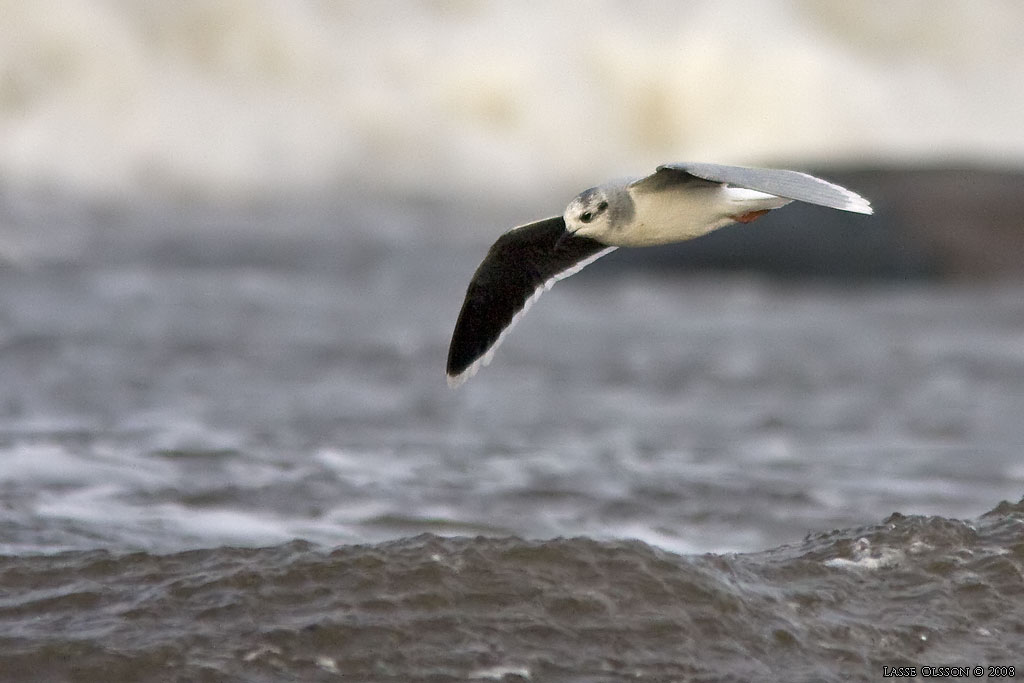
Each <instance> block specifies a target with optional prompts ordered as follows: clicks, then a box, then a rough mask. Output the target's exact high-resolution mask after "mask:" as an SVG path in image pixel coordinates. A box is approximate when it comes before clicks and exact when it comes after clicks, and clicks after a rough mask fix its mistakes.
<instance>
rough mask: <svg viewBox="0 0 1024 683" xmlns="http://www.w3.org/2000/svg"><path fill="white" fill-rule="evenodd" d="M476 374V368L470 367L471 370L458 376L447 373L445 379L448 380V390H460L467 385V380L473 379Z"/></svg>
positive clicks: (468, 369)
mask: <svg viewBox="0 0 1024 683" xmlns="http://www.w3.org/2000/svg"><path fill="white" fill-rule="evenodd" d="M475 372H476V368H475V367H470V368H467V369H466V371H465V372H460V373H459V374H457V375H449V374H447V373H446V374H445V377H447V378H448V388H449V389H458V388H459V387H461V386H462V385H463V384H465V383H466V380H467V379H469V378H470V377H472V376H473V374H474V373H475Z"/></svg>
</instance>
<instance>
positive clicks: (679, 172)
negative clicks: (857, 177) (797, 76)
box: [632, 162, 873, 214]
mask: <svg viewBox="0 0 1024 683" xmlns="http://www.w3.org/2000/svg"><path fill="white" fill-rule="evenodd" d="M687 176H692V177H693V178H700V179H701V180H707V181H710V182H715V183H726V184H728V185H733V186H735V187H743V188H746V189H748V190H757V191H758V192H766V193H768V194H772V195H775V196H776V197H783V198H785V199H794V200H796V201H800V202H807V203H808V204H817V205H818V206H827V207H829V208H832V209H840V210H841V211H853V212H855V213H867V214H870V213H873V209H872V208H871V203H870V202H869V201H868V200H867V199H865V198H864V197H861V196H860V195H859V194H857V193H856V192H852V191H851V190H847V189H846V188H845V187H841V186H840V185H836V184H835V183H830V182H828V181H827V180H822V179H821V178H815V177H814V176H812V175H808V174H806V173H800V172H799V171H785V170H781V169H772V168H746V167H743V166H723V165H721V164H702V163H687V162H684V163H678V164H665V165H663V166H659V167H658V169H657V171H656V172H655V173H653V174H651V175H649V176H647V177H646V178H642V179H640V180H638V181H636V182H634V183H633V185H632V186H633V187H636V188H637V189H638V190H641V191H642V190H644V189H647V188H650V189H658V188H660V187H663V186H664V184H665V182H666V181H671V180H673V179H675V180H677V181H678V180H684V179H685V178H686V177H687Z"/></svg>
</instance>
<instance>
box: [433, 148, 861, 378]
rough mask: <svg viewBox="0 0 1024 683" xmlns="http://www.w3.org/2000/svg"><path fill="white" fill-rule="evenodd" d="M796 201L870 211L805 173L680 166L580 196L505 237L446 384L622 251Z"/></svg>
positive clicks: (466, 314)
mask: <svg viewBox="0 0 1024 683" xmlns="http://www.w3.org/2000/svg"><path fill="white" fill-rule="evenodd" d="M792 201H800V202H807V203H808V204H817V205H818V206H827V207H829V208H833V209H839V210H841V211H853V212H855V213H865V214H870V213H872V210H871V204H870V202H868V200H866V199H865V198H864V197H861V196H860V195H859V194H857V193H856V192H851V191H850V190H847V189H846V188H844V187H840V186H839V185H835V184H834V183H830V182H828V181H825V180H822V179H821V178H815V177H814V176H811V175H807V174H806V173H799V172H797V171H782V170H776V169H765V168H743V167H739V166H721V165H718V164H697V163H682V164H666V165H664V166H659V167H658V169H657V170H656V171H655V172H654V173H652V174H651V175H649V176H647V177H644V178H639V179H638V178H626V179H623V180H614V181H611V182H609V183H605V184H604V185H598V186H597V187H592V188H590V189H589V190H584V191H583V192H581V193H580V194H578V195H577V196H576V198H575V199H573V200H572V201H571V202H569V206H568V207H567V208H566V210H565V213H564V214H562V215H561V216H554V217H552V218H545V219H544V220H541V221H537V222H535V223H528V224H526V225H521V226H519V227H518V228H514V229H512V230H510V231H508V232H506V233H505V234H504V235H502V236H501V237H499V238H498V241H497V242H495V243H494V245H493V246H492V247H491V249H490V251H488V252H487V255H486V256H485V257H484V260H483V262H482V263H481V264H480V266H479V267H478V268H477V269H476V273H474V274H473V279H472V280H470V283H469V288H468V289H467V290H466V300H465V301H464V302H463V304H462V311H461V312H460V313H459V319H458V322H456V323H455V332H454V333H453V334H452V342H451V346H450V347H449V349H448V372H447V374H448V384H449V386H452V387H457V386H459V385H460V384H462V383H463V382H465V381H466V380H467V379H469V378H470V377H472V376H473V375H474V374H475V373H476V371H477V370H479V369H480V366H482V365H487V364H488V363H490V362H491V358H493V357H494V351H495V350H496V349H497V348H498V345H499V344H501V342H502V340H504V338H505V335H507V334H508V332H509V330H510V329H512V326H513V325H515V324H516V322H518V321H519V319H520V318H521V317H522V316H523V314H524V313H526V311H527V309H529V308H530V306H531V305H532V304H533V302H534V301H536V300H537V299H538V297H540V295H541V294H542V293H543V292H544V291H546V290H548V289H551V286H552V285H554V284H555V283H556V282H558V281H559V280H562V279H564V278H567V277H569V276H570V275H572V274H573V273H577V272H579V271H580V270H581V269H582V268H583V267H585V266H587V265H589V264H590V263H593V262H594V261H596V260H597V259H599V258H601V257H602V256H604V255H605V254H607V253H608V252H610V251H613V250H614V249H615V248H616V247H645V246H650V245H655V244H668V243H670V242H682V241H684V240H689V239H693V238H695V237H700V236H701V235H705V234H707V233H709V232H711V231H712V230H716V229H718V228H720V227H722V226H724V225H728V224H730V223H735V222H739V223H750V222H751V221H754V220H756V219H758V218H760V217H761V216H763V215H764V214H766V213H768V212H769V211H771V210H772V209H778V208H780V207H783V206H785V205H786V204H789V203H790V202H792Z"/></svg>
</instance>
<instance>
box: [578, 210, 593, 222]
mask: <svg viewBox="0 0 1024 683" xmlns="http://www.w3.org/2000/svg"><path fill="white" fill-rule="evenodd" d="M593 218H594V214H592V213H590V212H589V211H584V212H583V213H581V214H580V220H581V221H583V222H584V223H589V222H590V221H591V220H593Z"/></svg>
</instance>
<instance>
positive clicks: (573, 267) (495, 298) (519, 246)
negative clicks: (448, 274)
mask: <svg viewBox="0 0 1024 683" xmlns="http://www.w3.org/2000/svg"><path fill="white" fill-rule="evenodd" d="M614 249H615V247H609V246H608V245H606V244H602V243H601V242H598V241H597V240H594V239H591V238H589V237H577V236H575V235H573V234H572V233H570V232H568V231H567V230H566V229H565V221H564V220H563V219H562V217H561V216H556V217H553V218H546V219H544V220H542V221H537V222H536V223H529V224H527V225H523V226H520V227H518V228H515V229H513V230H510V231H508V232H506V233H505V234H504V235H502V236H501V237H499V238H498V241H496V242H495V243H494V245H493V246H492V247H491V248H490V250H489V251H488V252H487V255H486V256H485V257H484V260H483V261H482V262H481V263H480V266H479V267H478V268H477V269H476V273H474V274H473V279H472V280H470V283H469V287H468V289H467V290H466V299H465V301H464V302H463V304H462V310H461V311H460V313H459V318H458V321H457V322H456V323H455V331H454V332H453V333H452V341H451V345H450V346H449V348H448V367H447V375H448V384H449V386H451V387H457V386H459V385H460V384H462V383H463V382H465V381H466V380H467V379H469V378H470V377H472V376H473V375H474V374H475V373H476V371H477V370H479V369H480V368H481V367H482V366H484V365H487V364H488V363H490V362H491V359H492V358H493V357H494V352H495V351H496V350H497V348H498V345H499V344H501V342H502V341H503V340H504V339H505V336H506V335H507V334H508V332H509V330H511V329H512V327H513V325H515V323H517V322H518V321H519V319H520V318H522V317H523V315H524V314H525V313H526V311H527V310H528V309H529V308H530V306H531V305H533V303H534V302H535V301H536V300H537V299H538V298H539V297H540V295H541V294H543V293H544V292H545V291H547V290H548V289H551V287H552V286H553V285H554V284H555V283H556V282H557V281H559V280H562V279H564V278H567V277H569V276H570V275H572V274H574V273H577V272H579V271H580V270H582V269H583V268H584V267H585V266H587V265H588V264H590V263H592V262H594V261H595V260H597V259H598V258H600V257H601V256H604V255H605V254H607V253H608V252H610V251H612V250H614Z"/></svg>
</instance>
